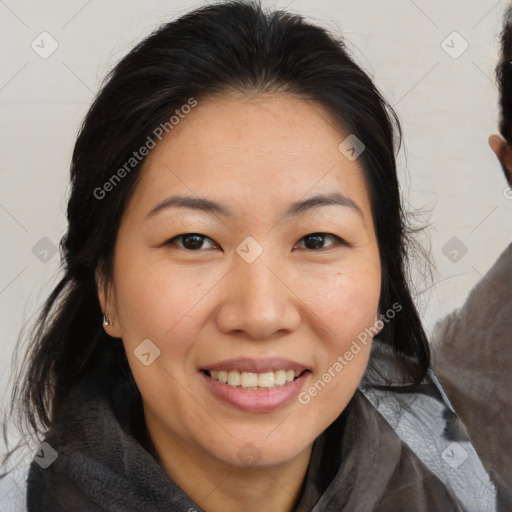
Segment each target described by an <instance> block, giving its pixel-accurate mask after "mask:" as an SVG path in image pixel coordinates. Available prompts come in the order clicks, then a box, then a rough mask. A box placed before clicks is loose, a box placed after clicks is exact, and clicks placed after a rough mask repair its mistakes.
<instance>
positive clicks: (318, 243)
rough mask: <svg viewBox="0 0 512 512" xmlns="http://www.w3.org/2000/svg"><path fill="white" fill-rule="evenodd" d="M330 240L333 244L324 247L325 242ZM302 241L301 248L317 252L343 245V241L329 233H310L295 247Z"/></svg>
mask: <svg viewBox="0 0 512 512" xmlns="http://www.w3.org/2000/svg"><path fill="white" fill-rule="evenodd" d="M326 239H331V240H334V243H331V244H328V245H327V246H324V243H325V240H326ZM302 241H304V246H303V247H301V249H302V248H305V249H312V250H319V249H327V248H329V247H331V246H333V245H338V244H340V243H341V244H343V243H344V242H343V240H342V239H341V238H339V237H338V236H336V235H331V234H330V233H310V234H309V235H306V236H305V237H303V238H302V239H301V240H300V241H299V243H298V244H297V246H299V245H300V244H301V243H302Z"/></svg>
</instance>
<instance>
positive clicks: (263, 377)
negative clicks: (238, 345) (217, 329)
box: [201, 370, 309, 391]
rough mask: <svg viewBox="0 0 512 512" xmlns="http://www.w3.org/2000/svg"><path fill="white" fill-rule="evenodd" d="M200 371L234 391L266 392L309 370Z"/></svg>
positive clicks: (291, 380)
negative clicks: (259, 371) (258, 371)
mask: <svg viewBox="0 0 512 512" xmlns="http://www.w3.org/2000/svg"><path fill="white" fill-rule="evenodd" d="M201 371H202V372H203V373H204V374H205V375H207V376H208V377H210V378H212V379H213V380H216V381H218V382H220V383H221V384H226V385H228V386H230V387H232V388H235V389H241V390H244V391H266V390H270V389H277V388H280V387H282V386H285V385H286V384H289V383H290V382H293V381H294V380H296V379H298V378H299V377H300V376H301V375H303V374H304V373H306V372H308V371H309V370H302V371H299V370H274V371H269V372H261V373H253V372H238V371H217V370H201Z"/></svg>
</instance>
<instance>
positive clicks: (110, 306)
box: [95, 267, 121, 338]
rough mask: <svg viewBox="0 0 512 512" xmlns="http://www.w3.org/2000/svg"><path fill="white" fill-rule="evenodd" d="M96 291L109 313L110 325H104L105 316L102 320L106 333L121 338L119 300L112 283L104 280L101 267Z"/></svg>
mask: <svg viewBox="0 0 512 512" xmlns="http://www.w3.org/2000/svg"><path fill="white" fill-rule="evenodd" d="M95 277H96V291H97V293H98V301H99V303H100V307H101V311H102V312H103V314H105V313H106V314H107V315H108V321H109V325H103V317H102V318H101V322H102V325H103V329H105V331H106V333H107V334H108V335H109V336H112V337H113V338H121V325H120V323H119V319H118V312H117V302H116V299H115V293H114V290H113V287H112V285H111V284H107V283H106V282H105V280H104V276H103V273H102V272H101V269H100V267H98V268H97V269H96V273H95Z"/></svg>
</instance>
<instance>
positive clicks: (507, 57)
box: [496, 5, 512, 187]
mask: <svg viewBox="0 0 512 512" xmlns="http://www.w3.org/2000/svg"><path fill="white" fill-rule="evenodd" d="M503 19H504V21H503V29H502V32H501V37H500V44H501V49H500V56H501V58H500V62H499V63H498V65H497V66H496V79H497V82H498V88H499V93H500V96H499V105H500V132H501V135H502V136H503V138H504V139H505V140H506V141H507V144H508V145H509V146H512V5H511V6H509V7H508V9H507V11H506V12H505V16H504V18H503ZM505 149H506V148H505V147H504V146H503V147H502V151H503V150H505ZM500 161H501V162H502V167H503V172H504V173H505V176H506V178H507V181H508V184H509V185H510V186H511V187H512V173H511V172H510V171H507V169H506V167H505V166H504V164H503V162H505V159H504V153H502V155H500Z"/></svg>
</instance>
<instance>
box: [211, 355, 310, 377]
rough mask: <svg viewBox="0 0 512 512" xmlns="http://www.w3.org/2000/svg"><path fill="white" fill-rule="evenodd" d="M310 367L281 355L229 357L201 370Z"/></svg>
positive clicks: (248, 370) (260, 371)
mask: <svg viewBox="0 0 512 512" xmlns="http://www.w3.org/2000/svg"><path fill="white" fill-rule="evenodd" d="M308 369H309V368H308V367H307V366H305V365H303V364H301V363H298V362H296V361H292V360H291V359H285V358H280V357H276V358H269V359H249V358H238V359H228V360H226V361H221V362H220V363H215V364H211V365H207V366H204V367H202V368H201V370H208V371H226V372H233V371H234V372H248V373H264V372H271V371H274V370H293V371H299V372H303V371H304V370H308Z"/></svg>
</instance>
